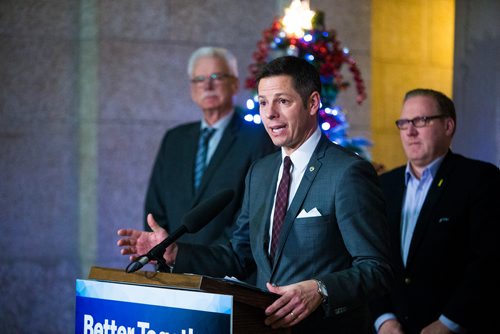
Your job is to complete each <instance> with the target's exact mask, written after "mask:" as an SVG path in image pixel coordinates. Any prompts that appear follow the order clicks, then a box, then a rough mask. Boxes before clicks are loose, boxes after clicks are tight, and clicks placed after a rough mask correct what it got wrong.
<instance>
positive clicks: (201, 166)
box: [194, 128, 215, 190]
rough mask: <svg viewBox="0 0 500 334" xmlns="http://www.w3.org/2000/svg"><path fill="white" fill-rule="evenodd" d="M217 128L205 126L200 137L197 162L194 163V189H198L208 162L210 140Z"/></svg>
mask: <svg viewBox="0 0 500 334" xmlns="http://www.w3.org/2000/svg"><path fill="white" fill-rule="evenodd" d="M214 132H215V129H213V128H204V129H202V130H201V134H200V139H199V141H198V152H197V153H196V162H195V165H194V189H195V190H198V187H199V186H200V183H201V178H202V177H203V172H204V171H205V167H206V163H207V151H208V141H209V140H210V138H211V137H212V135H213V134H214Z"/></svg>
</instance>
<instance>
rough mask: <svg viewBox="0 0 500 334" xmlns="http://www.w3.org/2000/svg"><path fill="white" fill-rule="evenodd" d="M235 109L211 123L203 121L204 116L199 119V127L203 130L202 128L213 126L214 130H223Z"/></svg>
mask: <svg viewBox="0 0 500 334" xmlns="http://www.w3.org/2000/svg"><path fill="white" fill-rule="evenodd" d="M234 113H235V111H234V109H233V110H231V112H230V113H229V114H227V115H224V116H223V117H222V118H221V119H219V120H218V121H217V122H215V123H214V124H212V125H208V123H207V122H206V121H205V119H204V118H202V119H201V129H202V130H203V129H204V128H213V129H216V130H224V129H225V128H226V127H227V126H228V125H229V122H231V118H232V117H233V115H234Z"/></svg>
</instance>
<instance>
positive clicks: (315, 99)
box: [307, 92, 321, 115]
mask: <svg viewBox="0 0 500 334" xmlns="http://www.w3.org/2000/svg"><path fill="white" fill-rule="evenodd" d="M320 105H321V96H320V95H319V93H318V92H313V93H312V94H311V96H309V100H308V101H307V108H308V110H309V114H311V115H316V114H317V113H318V110H319V107H320Z"/></svg>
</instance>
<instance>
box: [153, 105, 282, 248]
mask: <svg viewBox="0 0 500 334" xmlns="http://www.w3.org/2000/svg"><path fill="white" fill-rule="evenodd" d="M199 135H200V122H195V123H189V124H185V125H181V126H178V127H176V128H174V129H171V130H169V131H167V133H166V134H165V136H164V138H163V141H162V143H161V147H160V149H159V151H158V154H157V156H156V161H155V164H154V167H153V171H152V174H151V178H150V181H149V186H148V190H147V194H146V201H145V215H147V214H148V213H152V214H153V216H154V217H155V219H156V220H157V221H158V222H159V224H160V225H161V226H163V227H165V228H166V229H167V231H168V232H170V233H171V232H173V231H174V230H175V229H177V228H178V227H179V226H180V225H181V224H182V219H183V217H184V216H185V215H186V213H188V212H189V210H190V209H192V208H193V207H195V206H196V205H197V204H198V203H200V202H202V201H203V200H206V199H208V198H210V197H211V196H213V195H214V194H216V193H218V192H219V191H221V190H223V189H233V190H234V191H235V194H236V195H235V197H234V199H233V200H232V201H231V203H230V204H229V205H228V206H227V207H226V208H225V209H224V210H223V211H222V212H221V213H220V214H219V215H218V216H217V217H216V218H215V219H214V220H213V221H211V222H210V223H209V224H208V225H207V226H205V227H204V228H203V229H202V230H200V231H199V232H198V233H196V234H185V235H184V236H182V239H181V240H183V241H186V242H190V243H200V244H211V243H219V242H228V240H229V238H230V236H231V234H232V230H233V226H234V221H235V219H236V216H237V213H238V211H239V209H240V207H241V201H242V198H243V190H244V180H245V175H246V172H247V170H248V168H249V167H250V165H251V163H252V162H253V161H255V160H256V159H258V158H260V157H262V156H264V155H266V154H268V153H271V152H273V151H276V150H277V148H276V147H275V146H274V145H273V143H272V142H271V140H270V138H269V136H268V135H267V133H266V132H265V130H264V127H263V126H262V125H255V124H253V123H247V122H245V121H244V120H243V119H242V118H241V117H240V116H239V115H238V114H237V113H235V114H234V116H233V117H232V119H231V121H230V123H229V124H228V126H227V128H226V129H225V131H224V134H223V135H222V138H221V140H220V142H219V144H218V146H217V149H216V150H215V152H214V155H213V156H212V158H211V159H210V162H209V164H208V166H207V169H206V171H205V173H204V175H203V178H202V180H201V184H200V187H199V189H198V191H197V192H195V191H194V185H193V184H194V179H193V175H194V174H193V173H194V164H195V159H196V152H197V146H198V138H199ZM145 228H146V229H147V230H149V226H148V225H147V223H146V221H145Z"/></svg>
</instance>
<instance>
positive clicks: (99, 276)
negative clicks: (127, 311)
mask: <svg viewBox="0 0 500 334" xmlns="http://www.w3.org/2000/svg"><path fill="white" fill-rule="evenodd" d="M88 278H89V279H95V280H100V281H110V282H118V283H128V284H143V285H153V286H158V287H165V288H175V289H189V290H198V291H202V292H209V293H218V294H225V295H232V296H233V298H234V300H235V301H236V302H240V303H244V304H247V305H250V306H253V307H257V308H259V309H265V308H266V307H268V306H269V305H271V304H272V303H273V302H274V301H275V300H276V299H278V298H279V295H276V294H273V293H270V292H266V291H263V290H261V289H258V288H257V287H254V286H251V285H248V284H245V283H239V282H235V281H231V280H225V279H220V278H213V277H208V276H201V275H193V274H170V273H160V272H152V271H136V272H134V273H127V272H125V270H119V269H113V268H103V267H92V268H91V269H90V273H89V277H88Z"/></svg>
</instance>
